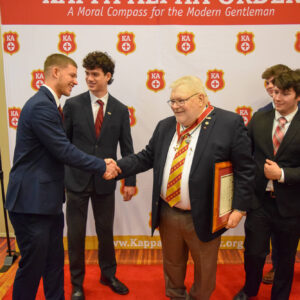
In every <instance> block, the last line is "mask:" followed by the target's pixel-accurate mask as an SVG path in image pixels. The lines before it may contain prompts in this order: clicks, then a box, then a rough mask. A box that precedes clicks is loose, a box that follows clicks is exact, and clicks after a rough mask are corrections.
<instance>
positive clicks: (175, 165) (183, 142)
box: [166, 104, 214, 207]
mask: <svg viewBox="0 0 300 300" xmlns="http://www.w3.org/2000/svg"><path fill="white" fill-rule="evenodd" d="M213 110H214V107H213V106H211V105H210V104H209V105H208V106H207V108H206V109H205V110H204V111H203V112H202V113H201V115H200V116H199V118H198V119H197V120H196V122H195V123H194V124H193V125H192V126H190V127H189V128H187V129H185V130H184V131H183V132H180V124H179V123H177V136H178V143H179V142H180V145H179V147H178V149H177V151H176V153H175V156H174V158H173V162H172V166H171V170H170V175H169V179H168V185H167V192H166V201H167V202H168V203H169V205H170V206H171V207H173V206H174V205H175V204H177V203H178V202H179V201H180V198H181V195H180V192H181V177H182V171H183V166H184V162H185V158H186V155H187V152H188V148H189V143H190V141H189V138H190V137H191V135H192V134H193V132H194V131H195V130H196V129H197V128H198V126H200V125H201V123H202V122H203V121H204V120H205V118H206V117H207V116H208V115H209V114H210V113H211V112H212V111H213Z"/></svg>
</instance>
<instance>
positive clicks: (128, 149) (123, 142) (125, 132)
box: [119, 108, 136, 186]
mask: <svg viewBox="0 0 300 300" xmlns="http://www.w3.org/2000/svg"><path fill="white" fill-rule="evenodd" d="M122 117H123V118H122V127H121V134H120V140H119V142H120V150H121V155H122V157H125V156H128V155H130V154H133V153H134V150H133V142H132V136H131V129H130V119H129V112H128V109H127V108H126V109H125V110H124V113H123V115H122ZM135 185H136V176H135V175H134V176H130V177H127V178H125V186H135Z"/></svg>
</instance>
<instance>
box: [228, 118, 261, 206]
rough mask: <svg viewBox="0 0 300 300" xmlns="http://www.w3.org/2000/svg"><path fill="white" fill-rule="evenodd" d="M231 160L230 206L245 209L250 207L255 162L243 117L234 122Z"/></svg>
mask: <svg viewBox="0 0 300 300" xmlns="http://www.w3.org/2000/svg"><path fill="white" fill-rule="evenodd" d="M233 133H234V136H233V142H232V152H231V161H232V164H233V172H234V197H233V203H232V207H233V208H234V209H238V210H242V211H247V210H249V209H250V208H251V203H252V200H253V194H254V178H255V164H254V160H253V157H252V154H251V141H250V138H249V137H248V135H247V129H246V127H245V125H244V121H243V119H242V118H241V117H240V116H239V118H237V119H236V122H235V128H234V131H233Z"/></svg>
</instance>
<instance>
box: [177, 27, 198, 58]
mask: <svg viewBox="0 0 300 300" xmlns="http://www.w3.org/2000/svg"><path fill="white" fill-rule="evenodd" d="M177 37H178V42H177V45H176V49H177V51H178V52H180V53H183V54H185V55H187V54H189V53H192V52H193V51H194V50H195V49H196V45H195V42H194V34H193V33H192V32H187V31H186V32H180V33H179V34H178V35H177Z"/></svg>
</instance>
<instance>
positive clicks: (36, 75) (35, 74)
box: [31, 69, 45, 91]
mask: <svg viewBox="0 0 300 300" xmlns="http://www.w3.org/2000/svg"><path fill="white" fill-rule="evenodd" d="M31 76H32V80H31V87H32V89H33V90H35V91H38V90H39V89H40V87H41V86H42V85H43V84H44V83H45V76H44V72H43V71H42V70H40V69H39V70H33V71H32V72H31Z"/></svg>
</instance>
